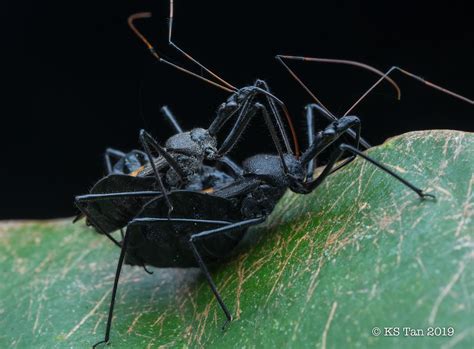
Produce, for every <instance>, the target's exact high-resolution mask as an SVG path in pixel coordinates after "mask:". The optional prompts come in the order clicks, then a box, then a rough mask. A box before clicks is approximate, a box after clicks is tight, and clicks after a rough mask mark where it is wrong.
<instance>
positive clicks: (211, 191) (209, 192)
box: [201, 188, 214, 194]
mask: <svg viewBox="0 0 474 349" xmlns="http://www.w3.org/2000/svg"><path fill="white" fill-rule="evenodd" d="M201 193H204V194H212V193H214V188H207V189H204V190H201Z"/></svg>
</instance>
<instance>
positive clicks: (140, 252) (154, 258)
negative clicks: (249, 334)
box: [97, 105, 434, 344]
mask: <svg viewBox="0 0 474 349" xmlns="http://www.w3.org/2000/svg"><path fill="white" fill-rule="evenodd" d="M314 110H317V111H319V112H321V113H322V114H323V115H324V113H325V110H324V109H322V108H320V107H319V106H317V105H309V106H307V120H308V124H309V125H314V122H313V118H314V114H313V111H314ZM325 116H326V115H325ZM351 127H356V129H357V132H356V140H357V141H358V140H359V132H360V121H359V119H358V118H357V117H355V116H345V117H342V118H341V119H339V120H338V121H335V122H332V123H331V124H330V125H329V126H328V127H326V128H325V129H324V130H323V131H320V132H318V133H316V134H315V133H314V130H313V129H311V130H309V132H308V134H309V140H310V145H309V147H308V149H307V150H306V151H305V152H304V153H303V154H302V156H301V157H300V158H297V157H296V156H295V155H293V154H288V153H283V152H281V153H279V154H258V155H254V156H251V157H249V158H248V159H246V160H245V161H243V163H242V171H241V173H240V174H239V175H237V176H235V177H233V178H232V180H231V182H230V183H228V184H227V185H225V186H223V187H220V188H213V191H212V192H210V193H203V192H199V191H190V190H172V191H170V192H169V193H168V194H167V199H168V200H170V201H171V202H173V205H174V210H173V211H172V212H169V211H168V209H167V205H166V200H167V199H166V197H165V195H157V196H156V197H155V198H151V199H150V200H149V201H148V202H147V203H145V204H144V205H143V207H142V209H141V210H140V212H139V213H138V214H137V215H136V216H135V217H134V218H133V219H132V220H130V221H129V222H128V224H127V229H126V232H125V236H124V238H123V241H122V243H121V254H120V258H119V262H118V265H117V272H116V277H115V282H114V288H113V293H112V303H111V306H110V309H109V318H108V323H107V331H106V335H105V339H104V341H101V342H99V343H103V342H107V341H108V340H109V336H110V328H111V322H112V316H113V306H114V301H113V299H115V295H116V292H117V288H118V281H119V277H120V272H121V269H122V265H123V263H125V264H130V265H143V264H146V265H150V266H154V267H161V268H163V267H182V268H187V267H199V268H200V269H201V270H202V272H203V274H204V276H205V277H206V279H207V281H208V283H209V285H210V287H211V290H212V292H213V293H214V295H215V297H216V299H217V301H218V303H219V305H220V306H221V308H222V310H223V311H224V313H225V316H226V318H227V321H226V323H225V324H224V326H226V324H227V323H228V322H229V321H231V320H232V315H231V313H230V311H229V310H228V308H227V306H226V305H225V303H224V301H223V300H222V297H221V296H220V294H219V292H218V290H217V287H216V285H215V283H214V281H213V280H212V277H211V275H210V273H209V271H208V269H207V265H208V264H215V263H218V262H219V261H221V260H222V259H223V258H225V257H228V256H229V255H230V254H232V253H233V251H234V250H235V248H236V247H237V246H238V245H239V242H240V241H241V240H242V239H243V237H244V236H245V233H246V232H247V229H248V228H249V227H251V226H253V225H257V224H260V223H262V222H263V221H265V219H266V218H267V217H268V215H269V214H270V213H271V212H272V211H273V209H274V207H275V205H276V204H277V203H278V201H279V200H280V198H281V197H282V196H283V194H284V193H285V192H286V190H287V189H290V190H292V191H294V192H296V193H301V194H307V193H310V192H312V191H313V190H314V189H315V188H316V187H317V186H319V185H320V184H321V183H322V182H323V181H324V179H325V178H326V177H327V176H328V175H329V174H331V173H333V172H334V171H336V170H338V169H339V168H341V167H343V166H345V165H347V164H348V163H349V162H350V161H352V160H353V159H354V158H355V157H356V156H361V157H362V158H363V159H365V160H367V161H369V162H371V163H372V164H374V165H375V166H377V167H378V168H379V169H381V170H383V171H385V172H386V173H388V174H389V175H391V176H393V177H394V178H395V179H397V180H399V181H400V182H401V183H403V184H404V185H406V186H407V187H409V188H410V189H412V190H413V191H415V192H416V193H417V194H418V195H419V196H420V197H421V198H426V197H432V198H434V196H432V195H431V194H426V193H424V192H423V191H422V190H421V189H419V188H417V187H415V186H414V185H413V184H411V183H410V182H408V181H407V180H405V179H403V178H402V177H400V176H399V175H398V174H396V173H394V172H393V171H391V170H390V169H388V168H387V167H386V166H384V165H383V164H381V163H379V162H378V161H376V160H374V159H372V158H370V157H369V156H367V155H365V154H363V153H362V152H360V151H359V150H358V149H357V147H353V146H351V145H348V144H345V143H342V141H341V139H340V137H341V136H342V135H344V134H347V133H348V130H349V129H350V128H351ZM357 144H358V142H357ZM329 146H332V147H333V149H332V151H330V152H331V156H330V159H329V161H328V163H327V165H326V167H325V169H324V170H323V171H322V172H321V174H319V176H318V177H316V178H313V175H314V168H313V166H315V162H314V158H316V157H317V156H318V155H320V154H321V153H322V152H323V151H324V150H326V149H327V148H328V147H329ZM277 148H279V149H281V147H278V146H277ZM344 152H349V153H350V154H351V156H350V157H349V158H347V159H346V160H344V161H342V162H341V163H340V164H339V165H337V166H336V162H337V161H338V160H339V159H340V157H341V156H342V155H343V153H344ZM308 165H311V167H310V166H308ZM99 343H97V344H99Z"/></svg>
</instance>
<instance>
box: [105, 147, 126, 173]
mask: <svg viewBox="0 0 474 349" xmlns="http://www.w3.org/2000/svg"><path fill="white" fill-rule="evenodd" d="M124 156H125V153H124V152H122V151H120V150H116V149H112V148H107V149H105V154H104V158H105V166H106V168H107V174H111V173H112V171H113V168H112V161H111V158H112V157H114V158H116V159H120V158H123V157H124Z"/></svg>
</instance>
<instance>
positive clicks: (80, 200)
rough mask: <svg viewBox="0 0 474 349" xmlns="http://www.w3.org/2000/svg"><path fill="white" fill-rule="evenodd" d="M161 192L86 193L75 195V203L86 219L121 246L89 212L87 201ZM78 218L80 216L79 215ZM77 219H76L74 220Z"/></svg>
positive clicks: (157, 194)
mask: <svg viewBox="0 0 474 349" xmlns="http://www.w3.org/2000/svg"><path fill="white" fill-rule="evenodd" d="M160 195H161V192H158V191H137V192H121V193H106V194H88V195H81V196H76V198H75V204H76V206H77V207H78V208H79V210H80V211H81V212H82V214H83V215H84V216H86V218H87V220H88V221H89V222H90V223H91V224H92V225H93V226H94V228H95V229H96V230H97V231H99V233H101V234H104V235H105V236H107V237H108V238H109V239H110V240H111V241H112V242H113V243H114V244H115V245H117V246H118V247H121V244H120V243H119V242H118V241H117V240H116V239H115V238H114V237H113V236H112V235H110V233H109V232H107V230H106V229H104V228H103V227H102V226H101V225H100V224H99V223H98V222H97V220H96V219H95V218H94V216H93V215H92V214H91V213H90V211H89V207H88V205H87V203H89V202H94V201H101V200H110V199H117V198H128V197H157V196H160ZM79 218H80V217H79ZM75 221H77V219H76V220H75Z"/></svg>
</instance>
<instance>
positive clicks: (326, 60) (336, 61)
mask: <svg viewBox="0 0 474 349" xmlns="http://www.w3.org/2000/svg"><path fill="white" fill-rule="evenodd" d="M276 58H277V59H278V61H279V62H280V63H281V64H282V65H283V66H284V67H285V68H286V69H287V70H288V72H289V73H290V74H291V75H292V76H293V78H294V79H295V80H296V81H297V82H298V83H299V84H300V85H301V86H302V87H303V88H304V89H305V90H306V92H308V94H309V95H310V96H311V97H312V98H313V99H314V100H315V101H316V102H317V103H319V104H320V105H321V107H323V108H324V109H325V110H326V111H327V112H329V113H330V111H329V110H328V108H326V107H325V106H324V104H322V103H321V101H320V100H319V99H318V98H317V97H316V96H315V95H314V93H312V92H311V90H310V89H309V88H308V86H307V85H306V84H305V83H304V82H303V81H302V80H301V79H300V78H299V77H298V76H297V75H296V73H295V72H294V71H293V70H292V69H291V68H290V67H289V66H288V65H287V64H286V63H285V62H284V61H283V59H289V60H298V61H306V62H319V63H333V64H344V65H352V66H355V67H359V68H362V69H366V70H369V71H371V72H373V73H375V74H377V75H380V76H381V79H380V80H379V81H378V82H380V81H382V80H384V79H385V80H387V81H388V82H389V83H390V84H391V85H392V86H393V87H394V88H395V90H396V92H397V98H398V99H400V96H401V91H400V88H399V87H398V85H397V83H396V82H395V81H393V80H392V79H391V78H389V77H388V76H387V74H384V73H382V72H381V71H380V70H378V69H376V68H374V67H372V66H370V65H368V64H365V63H361V62H356V61H350V60H345V59H332V58H315V57H301V56H284V55H278V56H277V57H276Z"/></svg>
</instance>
